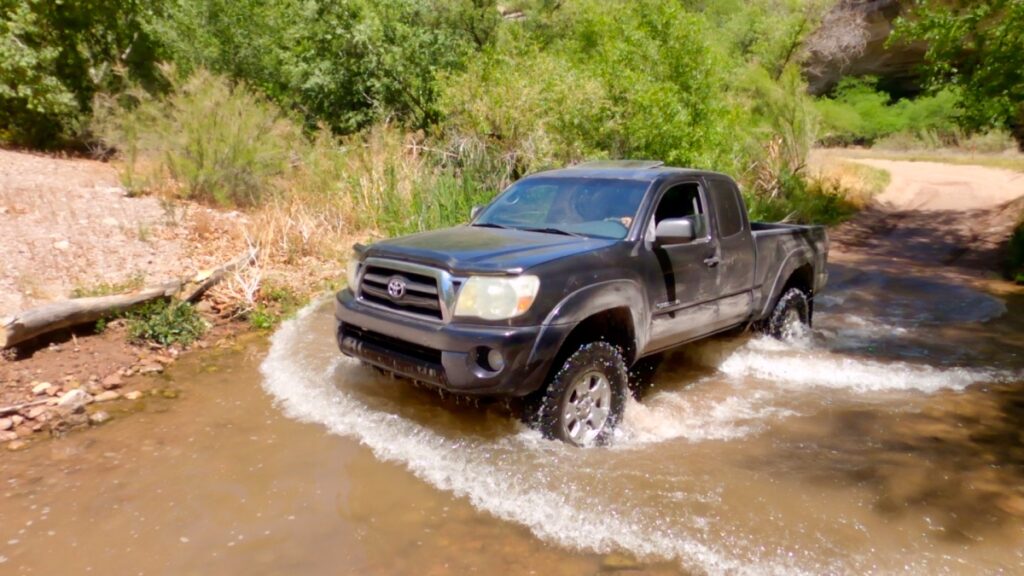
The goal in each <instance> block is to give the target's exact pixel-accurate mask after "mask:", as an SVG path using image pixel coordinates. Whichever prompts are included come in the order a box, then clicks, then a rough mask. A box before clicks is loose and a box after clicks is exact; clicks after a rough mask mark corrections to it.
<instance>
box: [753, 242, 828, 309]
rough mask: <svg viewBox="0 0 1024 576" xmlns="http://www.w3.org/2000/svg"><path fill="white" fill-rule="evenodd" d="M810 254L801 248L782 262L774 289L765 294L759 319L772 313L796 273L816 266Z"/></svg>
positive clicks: (796, 249)
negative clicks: (801, 269) (807, 267)
mask: <svg viewBox="0 0 1024 576" xmlns="http://www.w3.org/2000/svg"><path fill="white" fill-rule="evenodd" d="M808 252H809V251H808V250H807V249H806V248H804V247H799V248H795V249H793V250H792V251H790V252H789V254H786V258H785V259H784V260H783V261H782V266H779V271H778V272H777V273H776V274H775V280H774V281H773V282H772V289H771V290H770V291H769V292H766V293H765V294H767V298H765V299H764V302H763V303H762V304H761V311H760V313H759V314H758V316H757V318H758V319H760V318H764V317H765V316H767V315H768V314H769V313H771V308H772V306H773V305H774V304H775V301H776V300H778V298H779V296H781V295H782V289H783V288H784V287H785V286H786V282H788V281H789V279H790V278H792V276H793V273H794V272H796V271H797V270H799V269H800V268H802V267H803V266H806V265H813V264H814V259H813V255H812V254H808Z"/></svg>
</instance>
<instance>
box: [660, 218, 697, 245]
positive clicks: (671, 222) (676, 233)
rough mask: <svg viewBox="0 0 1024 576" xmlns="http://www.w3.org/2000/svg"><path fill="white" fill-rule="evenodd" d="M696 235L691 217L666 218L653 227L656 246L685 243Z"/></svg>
mask: <svg viewBox="0 0 1024 576" xmlns="http://www.w3.org/2000/svg"><path fill="white" fill-rule="evenodd" d="M696 237H697V233H696V232H695V231H694V229H693V219H692V218H689V217H687V218H667V219H665V220H662V221H661V222H658V227H657V228H655V229H654V242H655V244H657V245H658V246H669V245H672V244H686V243H687V242H692V241H693V239H694V238H696Z"/></svg>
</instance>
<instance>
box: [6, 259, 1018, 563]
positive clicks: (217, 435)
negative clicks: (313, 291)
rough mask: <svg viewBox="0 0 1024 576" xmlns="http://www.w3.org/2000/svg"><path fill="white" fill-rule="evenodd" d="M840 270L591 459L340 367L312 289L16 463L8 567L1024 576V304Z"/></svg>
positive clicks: (954, 285)
mask: <svg viewBox="0 0 1024 576" xmlns="http://www.w3.org/2000/svg"><path fill="white" fill-rule="evenodd" d="M832 277H833V281H832V286H831V288H830V290H829V292H828V295H827V296H823V297H822V298H821V299H820V301H819V302H818V310H817V316H816V327H815V330H814V331H813V332H812V333H809V334H806V335H804V336H803V337H801V338H797V339H795V340H794V341H790V342H784V343H783V342H776V341H772V340H766V339H762V338H756V337H750V336H740V337H735V338H729V339H718V340H715V341H711V342H708V343H704V344H700V345H697V346H691V347H689V348H687V349H685V350H682V351H680V352H679V353H676V354H674V355H672V356H671V357H669V358H668V359H667V360H666V362H665V364H664V365H663V367H662V369H661V370H660V372H659V373H658V376H657V378H656V386H655V387H654V389H653V390H652V391H651V392H650V393H648V394H647V395H645V396H644V397H643V398H641V399H640V400H639V401H631V402H630V403H629V405H628V406H627V409H626V415H625V422H624V423H623V426H622V428H621V430H620V431H619V433H618V435H617V438H616V441H615V444H614V446H613V447H611V448H607V449H591V450H578V449H572V448H568V447H565V446H563V445H561V444H557V443H552V442H548V441H545V440H542V439H541V438H540V437H538V435H537V434H535V433H533V432H531V431H529V430H527V429H525V428H523V427H522V426H521V425H519V424H518V423H517V421H516V420H515V418H513V417H512V416H510V415H509V412H508V409H507V408H506V407H504V406H502V405H500V404H491V405H481V406H477V405H470V404H466V403H465V402H458V401H454V400H452V399H442V398H440V397H438V395H437V394H435V393H432V392H430V391H426V390H421V389H415V388H412V387H410V386H409V385H407V384H405V383H403V382H400V381H392V380H389V379H386V378H382V377H380V376H378V375H376V374H375V373H374V372H372V371H370V370H367V369H364V368H361V367H359V366H357V365H355V364H354V363H353V362H351V361H349V360H346V359H344V358H341V357H340V356H339V355H338V353H337V350H336V348H335V345H334V342H333V339H332V338H331V333H332V330H333V324H332V320H331V315H330V308H329V306H327V305H321V306H319V307H312V308H309V309H307V310H306V311H304V312H303V313H302V314H300V316H299V317H298V318H296V319H295V320H293V321H291V322H289V323H288V324H286V325H285V326H284V327H282V329H281V330H280V331H279V332H278V333H277V334H275V335H274V337H273V338H272V341H271V342H270V343H269V345H267V344H260V343H256V342H254V343H250V344H248V345H246V346H242V347H240V349H238V350H236V351H230V352H225V353H222V354H221V355H220V356H216V357H214V356H208V357H204V358H202V359H193V360H191V361H190V362H186V363H183V364H182V365H180V366H177V367H176V368H175V369H174V370H173V371H172V372H171V374H169V376H168V378H169V379H170V382H169V383H168V385H171V386H176V387H179V388H180V389H181V390H182V398H181V399H179V400H176V401H173V402H165V403H156V402H155V401H150V402H151V404H150V406H148V407H146V409H145V410H142V411H141V412H140V413H139V414H138V415H136V416H134V417H132V418H127V419H124V420H122V421H115V422H114V423H112V424H111V425H108V426H105V427H103V428H101V429H97V430H93V431H90V432H87V433H82V434H76V435H72V436H70V437H68V438H65V439H62V440H60V441H57V442H52V443H48V444H44V445H41V446H39V447H36V448H33V449H32V450H29V451H27V452H23V453H15V454H7V455H3V456H2V458H3V460H2V462H3V464H2V467H3V474H2V476H3V477H2V480H3V482H4V484H3V488H2V491H0V560H2V561H3V563H0V573H10V574H58V573H67V572H69V571H71V570H75V571H81V572H101V573H110V574H128V573H144V574H219V573H359V574H409V573H414V574H419V573H428V574H461V573H466V572H474V571H475V572H486V573H510V574H529V573H539V574H559V573H562V574H581V573H595V572H601V571H612V570H617V569H622V568H641V569H643V570H646V571H649V572H656V573H677V572H678V573H705V572H707V573H754V574H763V573H785V574H793V573H863V572H883V573H893V572H906V573H928V574H932V573H943V572H948V573H998V572H1005V573H1021V572H1022V571H1024V436H1022V433H1021V432H1020V431H1019V430H1020V429H1021V428H1020V426H1019V422H1020V421H1021V417H1022V416H1024V377H1022V374H1024V357H1022V350H1024V314H1022V312H1024V299H1022V298H1020V297H1019V296H1011V297H1002V298H997V297H995V296H991V295H989V294H986V293H985V292H982V291H981V290H979V289H976V288H972V287H970V286H968V285H965V284H963V283H960V282H957V281H955V280H949V279H942V278H940V277H935V276H932V275H927V274H921V275H915V274H910V273H907V272H906V271H900V270H895V271H894V270H887V269H885V268H865V267H864V266H857V267H854V266H845V267H844V266H842V265H837V266H834V267H833V269H832Z"/></svg>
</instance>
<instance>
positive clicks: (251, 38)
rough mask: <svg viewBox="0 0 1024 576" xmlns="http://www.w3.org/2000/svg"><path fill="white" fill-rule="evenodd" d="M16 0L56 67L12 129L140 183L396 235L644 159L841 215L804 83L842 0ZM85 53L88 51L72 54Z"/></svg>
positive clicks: (757, 202)
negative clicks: (625, 160) (528, 177)
mask: <svg viewBox="0 0 1024 576" xmlns="http://www.w3.org/2000/svg"><path fill="white" fill-rule="evenodd" d="M3 2H7V3H8V4H0V5H2V6H5V13H4V26H6V27H7V28H6V29H7V30H11V31H13V32H9V33H8V34H7V35H6V36H5V37H4V38H5V40H4V42H5V44H4V45H3V46H5V47H6V49H7V50H8V51H12V50H15V48H16V47H18V46H21V45H22V44H24V41H25V40H26V39H31V40H32V42H34V43H31V44H30V45H31V46H34V48H33V52H32V54H33V55H34V56H33V57H35V58H37V59H40V58H41V59H47V58H48V59H49V60H46V62H49V64H47V66H49V67H50V68H52V70H50V72H48V74H49V75H48V76H46V77H45V78H28V79H25V80H24V81H23V83H24V84H25V85H26V86H29V85H31V88H30V89H26V90H27V92H26V93H31V94H40V95H47V94H51V93H52V95H51V96H46V97H47V98H50V100H46V102H49V103H48V104H46V106H43V108H45V109H47V110H50V112H46V113H47V114H50V116H46V118H45V121H41V120H38V119H31V120H26V119H25V118H26V116H25V115H24V114H22V115H20V116H17V117H14V116H13V115H12V116H11V117H10V118H9V119H8V121H7V123H6V126H7V128H6V131H5V134H4V135H3V137H4V138H7V139H8V140H11V139H15V137H14V136H13V135H14V134H15V133H16V132H18V131H25V130H26V129H27V128H32V130H36V129H37V128H45V131H46V133H47V134H49V135H50V136H49V137H54V138H55V137H56V135H57V134H61V135H63V136H64V137H71V138H79V139H83V141H87V142H90V143H92V144H95V143H96V142H97V139H98V141H99V142H102V143H103V144H105V145H106V146H107V147H108V149H109V150H111V151H113V152H116V153H117V154H119V155H120V156H121V158H123V159H124V160H125V161H126V162H125V164H126V171H125V180H126V183H127V184H128V185H129V187H131V188H132V189H133V190H160V191H164V192H170V193H173V194H175V195H178V196H182V197H188V198H193V199H198V200H202V201H207V202H214V203H219V204H223V205H232V206H241V207H248V206H263V205H267V204H275V205H279V206H280V207H283V206H288V208H287V210H289V211H290V212H288V213H289V214H291V216H290V218H291V219H292V220H293V221H294V220H297V219H298V217H297V216H296V215H295V213H296V209H295V207H294V204H295V203H296V202H297V200H296V198H298V197H300V196H301V198H302V202H304V203H306V204H311V203H312V204H316V205H317V206H320V207H321V208H323V209H325V210H328V212H330V213H333V212H332V209H330V208H328V207H329V205H330V203H331V202H334V203H343V204H344V205H346V206H348V207H349V208H350V209H349V211H348V212H346V213H345V214H344V215H342V216H343V217H342V218H338V220H340V221H343V223H344V224H343V226H344V227H346V228H348V229H356V230H372V231H374V232H376V233H381V234H392V233H397V232H403V231H408V230H410V229H422V228H424V227H434V226H438V225H442V224H447V223H451V222H453V221H457V220H462V219H464V218H465V214H466V213H467V212H468V209H469V206H471V205H472V204H475V203H480V202H482V201H485V200H486V199H488V198H490V197H491V196H492V195H493V194H494V193H495V192H497V191H498V190H500V189H501V188H502V187H503V186H505V185H507V184H508V183H509V182H510V181H511V180H512V179H514V178H516V177H518V176H520V175H522V174H524V173H526V172H529V171H534V170H538V169H543V168H547V167H551V166H556V165H561V164H565V163H569V162H575V161H579V160H582V159H589V158H620V157H633V158H655V159H660V160H664V161H666V162H668V163H670V164H675V165H690V166H696V167H701V168H711V169H717V170H721V171H724V172H728V173H730V174H733V175H736V176H737V177H738V178H739V179H740V180H741V182H742V183H743V184H744V188H745V192H746V193H747V194H748V197H749V198H750V200H751V205H752V206H753V207H754V216H755V217H765V216H771V215H777V214H778V213H781V211H783V208H785V207H786V206H788V205H790V204H791V206H789V207H790V208H795V206H796V203H797V202H798V200H797V199H798V198H802V197H807V198H811V199H814V200H818V199H819V198H817V197H818V196H822V195H824V196H822V198H820V200H822V202H817V201H814V202H805V203H804V204H803V205H802V207H801V208H800V209H790V210H784V212H785V214H784V215H789V216H792V217H793V218H796V219H799V220H808V219H817V218H818V215H817V214H816V213H815V210H816V207H818V206H821V207H823V209H824V210H825V211H826V212H828V213H829V214H831V213H833V212H835V210H833V206H832V205H831V204H828V203H829V202H831V196H830V193H829V192H828V191H827V190H826V188H827V187H822V186H816V185H813V183H808V182H807V176H806V174H805V173H804V172H805V163H806V158H807V153H808V150H809V148H810V146H811V145H812V144H813V143H814V142H815V138H816V135H817V133H818V124H819V121H818V119H819V111H818V109H817V108H816V107H815V106H814V105H813V101H812V99H811V98H810V97H809V96H808V95H807V93H806V85H805V83H804V80H803V78H802V76H801V73H800V61H801V58H802V57H803V55H804V54H805V46H804V42H805V40H806V38H807V37H808V35H809V34H810V33H811V32H813V30H814V29H815V27H816V26H817V23H818V22H820V19H821V17H822V15H823V14H824V12H825V11H826V10H827V9H828V8H829V7H830V6H831V2H829V1H827V0H775V1H772V2H744V1H741V0H721V1H716V2H709V1H705V0H681V1H678V2H661V1H656V0H638V1H635V2H621V1H612V0H566V1H558V2H556V1H551V0H524V1H522V2H518V3H516V4H515V5H514V6H501V7H499V6H498V4H497V2H496V1H495V0H395V1H391V2H374V1H372V0H338V1H332V2H327V1H319V0H161V1H160V2H156V3H147V4H146V5H145V7H140V6H139V5H137V4H136V3H134V2H129V1H127V0H118V1H115V2H111V3H103V4H96V6H92V3H90V2H88V1H86V2H78V3H76V4H74V6H73V7H69V6H71V3H52V2H51V3H44V2H41V1H39V2H36V1H30V2H29V3H28V4H23V3H16V2H14V1H13V0H0V3H3ZM87 8H88V10H87ZM76 11H82V13H83V14H84V16H87V18H86V17H84V16H83V18H84V19H82V20H81V21H79V20H75V21H74V22H63V21H61V20H60V18H63V17H64V16H66V15H67V14H70V13H73V12H76ZM114 16H117V18H115V20H113V21H108V20H104V18H113V17H114ZM108 29H109V30H108ZM54 30H59V32H55V31H54ZM96 31H100V32H103V33H107V34H108V35H109V37H110V40H109V42H106V43H104V42H93V41H91V37H90V36H88V34H94V33H96ZM66 34H78V35H77V36H74V37H73V38H72V40H69V41H67V42H65V43H64V44H61V42H59V41H57V40H59V38H58V37H61V38H62V37H63V36H61V35H66ZM65 44H66V45H67V46H73V47H75V49H76V50H79V51H83V50H84V51H86V52H88V54H89V58H88V59H87V60H88V61H87V62H86V61H84V60H83V61H79V62H77V63H76V62H73V61H72V63H71V64H70V65H69V67H65V66H63V65H58V64H57V62H58V59H59V57H60V58H63V56H60V54H58V52H54V51H53V50H58V51H59V50H64V49H63V48H60V46H64V45H65ZM26 45H29V44H26ZM115 47H116V48H117V49H116V50H115V49H113V48H115ZM51 48H52V50H51ZM68 49H70V48H68ZM12 53H13V52H12ZM41 61H42V60H40V62H41ZM62 61H63V60H62ZM7 66H8V68H12V69H13V65H10V64H8V65H7ZM20 66H22V68H23V69H25V70H33V71H38V70H49V69H48V68H47V66H40V65H38V64H37V63H36V62H35V61H33V62H28V61H26V63H23V64H20ZM97 66H100V68H97ZM103 66H106V68H102V67H103ZM101 68H102V70H101ZM96 70H100V71H101V72H103V70H106V72H103V73H97V72H96ZM115 72H116V73H115ZM17 76H18V75H17V74H15V73H9V74H7V76H5V77H10V78H14V77H17ZM22 76H24V74H22ZM86 77H87V78H89V79H90V82H91V83H84V84H83V83H82V82H77V83H76V81H74V79H75V78H86ZM33 83H34V84H33ZM8 84H10V82H8ZM51 85H52V87H55V88H54V90H50V91H48V90H47V87H49V86H51ZM60 87H63V88H61V90H63V91H61V90H56V88H60ZM4 94H6V93H2V94H0V97H4ZM40 97H42V96H40ZM32 106H34V107H35V108H33V107H32ZM62 106H63V108H62ZM15 108H16V107H15ZM15 108H12V110H13V109H15ZM22 108H23V109H25V110H28V109H36V108H40V105H38V104H33V105H31V106H30V105H29V104H24V105H23V106H22ZM93 108H95V113H93V111H92V109H93ZM89 115H92V116H93V117H92V118H91V121H90V122H88V123H86V122H84V119H87V116H89ZM83 127H88V128H89V129H91V130H92V132H89V131H88V130H85V129H84V128H83ZM857 129H858V130H859V129H860V128H857ZM42 133H43V132H40V133H39V134H37V135H35V136H33V137H34V138H42V136H40V135H41V134H42ZM19 138H20V137H19ZM766 198H767V199H768V200H770V201H765V199H766ZM840 212H841V211H840ZM822 217H823V218H830V216H828V215H827V214H826V215H824V216H822ZM304 218H305V216H304ZM309 218H311V219H314V218H315V217H314V216H309ZM317 221H318V222H319V224H318V225H320V226H331V227H337V229H338V230H339V231H340V229H341V228H340V226H342V225H335V224H334V223H333V221H332V220H330V219H328V218H326V217H324V218H319V219H317ZM312 225H313V224H303V226H305V227H306V228H308V227H309V226H312ZM303 229H304V230H305V228H303ZM300 236H301V237H302V238H301V242H300V244H303V245H308V244H310V241H309V240H308V239H307V237H308V236H310V235H309V233H308V232H303V233H302V234H300ZM296 250H297V252H296ZM303 250H305V249H299V248H296V247H295V246H292V245H289V247H288V248H287V249H286V252H288V253H289V254H292V253H293V252H294V253H295V254H300V253H302V252H303ZM289 257H293V256H289Z"/></svg>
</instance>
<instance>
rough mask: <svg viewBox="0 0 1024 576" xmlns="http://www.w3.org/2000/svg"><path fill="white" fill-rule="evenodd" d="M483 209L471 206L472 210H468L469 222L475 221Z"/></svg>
mask: <svg viewBox="0 0 1024 576" xmlns="http://www.w3.org/2000/svg"><path fill="white" fill-rule="evenodd" d="M483 209H484V207H483V206H473V207H472V208H470V209H469V221H470V222H472V221H473V220H476V217H477V215H479V214H480V212H483Z"/></svg>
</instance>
